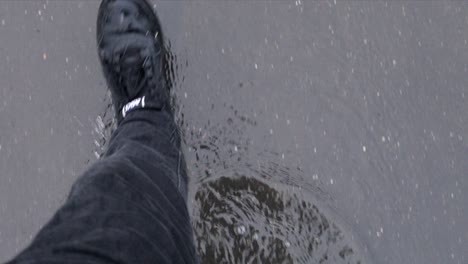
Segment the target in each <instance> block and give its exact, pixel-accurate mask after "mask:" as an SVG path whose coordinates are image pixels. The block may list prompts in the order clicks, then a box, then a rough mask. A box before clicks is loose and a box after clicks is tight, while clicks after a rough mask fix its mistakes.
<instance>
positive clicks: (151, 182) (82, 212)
mask: <svg viewBox="0 0 468 264" xmlns="http://www.w3.org/2000/svg"><path fill="white" fill-rule="evenodd" d="M148 8H149V7H148V5H147V3H146V2H144V0H116V1H112V0H104V1H103V4H102V5H101V8H100V15H99V19H98V31H99V32H100V33H98V40H99V41H100V44H99V45H100V58H101V60H102V62H103V69H104V72H105V75H106V79H107V81H108V84H109V86H110V87H109V88H110V89H111V91H112V93H113V99H114V104H115V105H114V106H115V107H116V110H117V117H118V119H119V125H118V128H117V130H116V131H115V132H114V134H113V135H112V138H111V141H110V143H109V148H108V150H107V152H106V154H105V156H104V157H103V158H101V159H100V160H99V161H98V162H97V163H96V164H94V165H93V166H92V167H91V168H90V169H89V170H88V171H86V172H85V173H84V174H83V175H82V176H81V177H80V178H79V179H78V180H77V182H76V183H75V184H74V186H73V188H72V190H71V192H70V195H69V197H68V199H67V201H66V202H65V204H64V205H63V206H62V208H61V209H59V210H58V211H57V213H56V214H55V216H54V217H53V218H52V220H51V221H50V222H49V223H48V224H47V225H46V226H45V227H44V228H43V229H42V230H41V231H40V232H39V234H38V235H37V236H36V237H35V239H34V240H33V242H32V243H31V245H30V246H29V247H28V248H27V249H26V250H25V251H23V252H22V253H21V254H19V255H18V256H17V257H16V258H15V259H13V260H12V261H11V262H9V263H10V264H13V263H21V264H23V263H123V264H127V263H128V264H130V263H196V262H197V256H196V252H195V246H194V243H193V237H192V228H191V225H190V218H189V215H188V211H187V207H186V196H187V173H186V169H185V162H184V160H183V155H182V154H181V149H180V134H179V132H178V130H177V126H176V124H175V122H174V118H173V114H172V112H171V111H170V109H169V108H170V107H169V101H168V98H167V94H166V92H167V91H165V90H164V89H165V88H166V87H165V86H164V84H163V82H162V81H161V78H159V77H161V76H159V77H158V79H156V82H154V80H148V76H147V75H148V74H150V75H153V74H156V75H158V74H159V75H161V72H162V68H161V64H162V63H161V60H160V59H161V56H163V55H162V54H159V53H154V49H155V47H156V48H157V47H159V46H161V45H162V44H161V43H162V37H161V36H157V35H158V32H159V30H160V29H159V25H158V26H157V30H158V32H157V33H156V37H153V36H155V35H154V32H153V31H151V30H150V29H149V30H148V31H147V32H146V33H143V35H144V36H143V37H142V36H135V38H133V37H131V38H129V37H128V34H130V33H131V34H137V35H138V34H140V35H141V34H142V32H144V29H145V27H148V20H149V21H151V19H154V17H148V16H151V14H149V13H148ZM103 21H106V22H103ZM116 22H117V25H116V24H115V23H116ZM100 23H104V25H101V24H100ZM105 23H108V24H109V25H110V26H117V29H118V30H114V31H108V32H111V33H108V32H107V33H106V31H105V30H106V29H105V27H106V25H105ZM135 23H136V24H135ZM138 23H140V24H138ZM122 25H125V27H124V28H122V27H121V28H118V26H122ZM135 25H136V27H138V26H141V30H140V31H139V32H137V33H135V30H134V28H132V27H134V26H135ZM100 26H101V28H100ZM103 28H104V29H103ZM130 29H131V30H130ZM130 31H131V32H130ZM150 31H151V32H150ZM116 32H118V34H116ZM129 32H130V33H129ZM148 32H150V33H151V34H153V36H151V39H152V42H154V43H152V42H151V41H150V40H148V39H144V37H146V36H148ZM125 34H127V35H125ZM99 38H100V39H99ZM132 39H136V44H135V43H133V42H132V41H133V40H132ZM148 41H149V42H150V44H151V47H146V46H145V45H146V44H145V43H146V42H148ZM122 43H123V44H122ZM119 45H120V46H119ZM109 46H110V47H111V48H110V49H109V48H108V47H109ZM122 47H123V48H124V49H125V52H124V53H123V54H122V53H119V52H120V51H121V49H120V48H122ZM160 48H161V47H160ZM148 50H149V51H151V52H153V53H152V54H150V55H148ZM160 51H161V49H160ZM106 52H107V53H108V54H107V55H106V54H105V53H106ZM116 54H118V55H117V57H119V58H118V60H115V57H116ZM141 54H146V55H141ZM155 54H156V55H157V56H155ZM108 55H110V56H113V57H114V60H113V61H112V62H109V60H106V56H108ZM149 60H150V61H151V62H149V63H151V65H150V66H149V67H145V68H146V69H148V68H151V70H152V71H153V72H152V73H148V71H145V72H140V70H141V69H143V66H148V65H147V64H148V61H149ZM158 60H159V61H158ZM132 63H133V65H129V64H132ZM116 66H117V67H116ZM125 67H130V68H131V69H129V70H127V69H125ZM135 70H136V71H138V74H139V75H138V78H136V79H135V78H134V76H135V74H136V73H135ZM132 71H133V72H132ZM132 78H133V79H132ZM132 83H133V84H132ZM131 87H139V90H138V91H137V92H135V91H128V89H130V88H131ZM148 87H150V88H148ZM116 89H120V90H117V91H116ZM125 89H127V90H125ZM161 89H163V90H161ZM131 92H135V94H134V95H133V96H129V94H130V93H131ZM119 93H120V94H119ZM165 94H166V95H165ZM135 98H137V99H135ZM138 98H140V100H139V101H138ZM132 100H133V103H132ZM135 100H137V101H135ZM145 100H146V101H145ZM122 109H124V111H122ZM126 110H128V111H126Z"/></svg>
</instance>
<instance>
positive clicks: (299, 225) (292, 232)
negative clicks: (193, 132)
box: [192, 175, 361, 263]
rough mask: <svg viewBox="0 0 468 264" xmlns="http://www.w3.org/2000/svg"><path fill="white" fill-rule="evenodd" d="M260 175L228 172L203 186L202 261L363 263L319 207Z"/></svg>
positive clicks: (198, 224)
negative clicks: (258, 176) (257, 177)
mask: <svg viewBox="0 0 468 264" xmlns="http://www.w3.org/2000/svg"><path fill="white" fill-rule="evenodd" d="M255 178H256V176H255V175H249V176H245V175H230V176H228V177H224V176H223V177H221V178H218V179H217V180H215V181H212V182H207V183H204V184H202V185H201V187H200V188H199V189H198V190H197V192H196V195H195V206H196V207H195V209H194V210H193V215H192V216H193V223H194V224H193V225H194V232H195V237H196V241H197V246H198V252H199V254H200V256H201V260H202V263H361V261H360V259H359V257H358V255H357V254H355V251H354V249H353V248H352V247H351V246H350V244H349V242H348V241H347V239H346V237H345V236H344V234H343V232H342V231H341V230H340V228H339V227H338V226H336V224H335V223H333V221H331V220H330V219H329V218H328V217H327V216H326V215H325V214H323V213H322V212H321V211H320V209H319V208H318V207H317V206H316V205H314V204H313V203H311V202H309V201H306V200H304V199H302V197H301V195H300V194H297V193H287V192H282V191H278V190H275V189H274V188H272V187H270V186H269V185H268V184H266V183H264V182H262V181H260V180H258V179H255Z"/></svg>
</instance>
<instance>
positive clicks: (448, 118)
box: [0, 1, 468, 263]
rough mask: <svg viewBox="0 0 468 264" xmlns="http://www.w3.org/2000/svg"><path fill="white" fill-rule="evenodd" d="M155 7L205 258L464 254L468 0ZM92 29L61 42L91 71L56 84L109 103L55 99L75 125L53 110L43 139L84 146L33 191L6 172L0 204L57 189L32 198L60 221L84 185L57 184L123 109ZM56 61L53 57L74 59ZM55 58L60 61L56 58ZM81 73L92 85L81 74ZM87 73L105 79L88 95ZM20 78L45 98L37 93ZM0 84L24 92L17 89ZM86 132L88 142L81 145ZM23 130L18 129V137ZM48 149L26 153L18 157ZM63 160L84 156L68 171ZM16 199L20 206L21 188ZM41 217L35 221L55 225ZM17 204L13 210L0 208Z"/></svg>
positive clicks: (440, 257) (438, 259)
mask: <svg viewBox="0 0 468 264" xmlns="http://www.w3.org/2000/svg"><path fill="white" fill-rule="evenodd" d="M44 3H46V2H44ZM154 3H155V4H156V8H157V10H158V12H159V15H160V17H161V21H162V24H163V27H164V30H165V35H166V37H167V40H166V41H167V46H168V49H169V50H170V62H171V63H170V69H171V70H170V77H171V80H172V86H173V94H174V97H175V103H176V105H177V107H176V108H177V121H178V122H179V124H180V127H181V130H182V133H183V135H184V143H185V153H186V158H187V165H188V169H189V172H190V179H191V182H190V195H189V210H190V213H191V215H192V216H193V226H194V231H195V235H196V241H197V248H198V250H199V253H200V256H201V258H202V260H204V262H205V263H466V261H467V258H468V255H467V254H468V252H467V250H466V243H467V242H468V228H467V227H466V223H468V213H467V210H466V204H467V203H468V196H467V195H466V193H465V192H464V190H465V189H466V188H467V187H468V181H467V179H468V178H467V176H468V175H467V171H468V165H467V162H466V160H467V154H468V148H467V147H468V141H467V140H468V117H467V115H466V114H465V113H467V112H468V103H467V99H466V96H467V94H468V88H467V87H468V75H467V69H468V66H467V62H468V53H467V52H466V50H467V48H468V44H467V39H468V30H467V29H466V28H467V23H468V20H467V17H466V12H465V10H466V8H467V7H468V5H467V4H465V3H464V2H448V1H432V2H427V1H405V2H401V1H396V2H390V1H389V2H376V3H374V2H369V1H346V2H344V1H343V2H339V1H327V2H325V1H320V2H305V1H292V2H286V1H254V2H246V1H240V2H238V1H229V2H214V1H196V2H188V1H156V2H154ZM2 5H3V6H7V4H5V3H2V4H0V6H2ZM16 5H18V6H16ZM19 5H21V6H19ZM31 5H32V4H30V3H29V4H28V3H22V4H13V3H9V4H8V7H9V9H8V10H9V12H10V13H11V14H12V15H15V14H16V13H15V11H17V13H21V12H22V11H23V8H24V7H26V6H28V7H30V6H31ZM41 5H42V3H40V4H38V6H37V8H41ZM48 6H49V7H48V10H49V11H48V12H56V13H57V15H56V18H55V19H56V20H57V19H59V18H60V16H59V15H58V13H59V12H60V10H64V9H65V7H64V6H66V10H68V12H69V16H71V15H73V14H74V16H75V17H76V19H77V20H80V19H81V17H85V18H86V17H87V18H89V19H90V20H91V21H93V23H94V16H95V11H94V9H95V8H96V6H97V4H96V3H91V2H86V1H84V2H80V3H78V2H77V3H58V2H57V3H56V2H50V3H48ZM34 8H36V6H35V7H34ZM50 10H54V11H50ZM20 11H21V12H20ZM11 19H13V18H11ZM8 21H9V19H7V20H6V22H7V24H8ZM93 23H91V22H89V23H88V22H82V25H81V27H83V28H84V30H82V31H80V27H78V26H76V27H77V29H76V30H77V31H76V35H80V34H83V36H85V38H83V39H80V41H78V42H77V43H75V44H74V45H75V46H72V45H73V44H72V42H70V43H68V42H65V45H69V46H70V47H73V48H74V50H76V51H75V52H76V55H75V57H78V56H83V54H87V55H86V56H87V57H86V56H85V57H83V59H82V60H83V61H80V62H79V64H81V69H80V68H79V69H78V70H76V67H75V71H73V68H71V69H70V74H69V75H67V76H63V78H64V79H63V80H62V79H61V78H62V77H55V80H56V81H57V80H58V81H59V83H60V82H61V84H63V85H64V86H67V85H68V86H70V87H75V88H76V87H80V88H82V87H84V86H86V85H87V86H88V88H83V89H86V91H87V93H88V94H89V98H82V99H83V100H85V99H86V100H88V101H89V102H91V101H92V99H93V98H94V100H96V101H98V102H96V104H94V105H93V104H92V103H89V104H88V105H87V106H88V107H80V105H79V104H78V103H75V102H71V101H73V100H72V99H73V98H75V97H76V96H77V94H78V93H77V92H72V91H64V96H63V97H64V98H63V100H62V99H61V98H60V100H59V101H58V102H60V105H59V106H57V107H56V108H57V109H59V110H60V109H61V110H64V111H62V112H65V115H66V116H67V115H70V118H69V119H70V120H75V119H76V120H78V122H75V121H70V122H69V123H68V127H67V128H66V129H62V130H60V128H61V127H60V126H58V125H56V124H55V123H54V119H53V118H50V120H49V119H47V123H46V124H48V127H47V131H48V130H49V127H52V128H56V131H64V133H63V135H62V136H61V138H62V137H63V140H62V139H61V138H59V139H58V143H57V144H58V147H55V148H52V150H55V151H57V150H58V151H61V149H67V145H68V144H69V141H70V140H71V139H73V140H78V141H79V142H81V145H80V146H81V147H80V151H79V152H78V153H79V155H78V154H76V152H70V153H69V152H66V151H65V153H61V154H62V155H61V156H62V157H66V158H64V160H63V161H62V160H59V161H58V162H57V161H55V162H52V165H53V166H52V168H56V170H57V171H55V170H51V171H46V172H43V171H38V172H37V174H38V175H39V176H41V177H42V179H46V180H48V181H49V184H44V186H42V185H39V186H42V187H34V188H32V187H28V186H27V185H25V184H24V183H27V182H28V181H30V180H29V179H26V178H20V179H21V180H18V179H15V178H13V180H12V181H13V183H12V184H6V183H7V182H8V181H7V179H6V178H0V180H1V183H2V185H3V188H5V190H3V189H1V188H2V186H0V190H2V192H0V195H1V197H4V194H2V193H6V190H7V188H23V190H28V188H29V189H31V190H34V191H35V192H37V193H44V192H47V191H48V190H50V188H52V187H51V186H53V187H54V188H55V189H54V190H57V189H58V190H60V191H53V192H52V193H53V194H54V195H55V196H53V197H55V198H53V197H52V198H47V199H46V198H45V197H42V198H40V197H39V198H34V199H37V200H38V201H39V205H28V206H31V207H30V208H37V207H41V206H42V207H43V208H45V207H47V208H50V209H49V211H48V212H50V213H51V212H52V211H53V209H54V207H56V206H57V205H58V204H59V203H58V201H59V200H60V198H61V197H63V196H64V195H65V193H66V190H67V188H68V186H67V184H70V183H71V182H72V179H73V177H69V178H68V180H67V181H65V180H64V181H65V182H66V183H67V184H65V183H63V184H59V186H58V187H57V186H56V185H54V184H50V182H54V181H56V180H57V178H60V177H59V176H60V175H62V174H63V175H65V174H67V173H68V174H70V173H69V172H70V171H72V172H74V173H75V174H73V175H74V176H76V171H80V170H82V169H84V168H85V167H86V163H88V162H91V161H93V160H95V159H96V157H98V156H99V154H100V153H102V151H103V149H105V143H106V141H107V140H108V137H109V135H110V131H111V130H112V126H113V123H112V109H111V108H110V101H109V97H108V95H106V94H105V89H104V87H101V86H103V85H102V77H100V71H99V68H98V64H97V63H94V62H97V60H96V58H95V53H93V51H91V52H89V50H92V49H93V48H94V47H93V45H94V43H93V41H94V40H93V39H92V37H93V36H92V34H94V32H90V33H89V35H88V29H87V27H93ZM54 27H55V28H54ZM57 28H60V26H59V25H49V27H48V29H49V31H47V28H45V29H43V30H45V32H48V33H47V34H49V35H52V36H56V38H57V39H60V38H65V37H64V35H63V34H56V35H54V34H53V33H54V32H56V30H57ZM62 28H63V26H62ZM65 36H67V35H66V34H65ZM75 37H76V36H75ZM66 38H67V39H68V38H70V39H74V38H73V37H71V36H67V37H66ZM25 39H27V38H26V37H25ZM45 44H47V42H45ZM44 46H45V47H47V45H44ZM55 46H59V45H58V43H55ZM7 47H10V46H8V45H7ZM65 47H67V46H65ZM12 50H13V49H12V47H10V48H9V51H10V52H8V53H6V54H11V53H12V52H13V51H12ZM21 50H23V51H28V50H29V49H28V47H27V46H24V47H23V48H22V49H20V51H21ZM39 51H41V50H40V49H39V50H38V54H40V56H39V59H40V60H42V59H43V58H42V51H41V53H39ZM62 53H63V54H62ZM62 53H60V52H58V53H57V54H58V55H63V57H64V58H65V57H66V56H65V55H66V54H67V53H64V52H62ZM90 53H92V54H90ZM13 54H17V53H14V52H13ZM2 56H5V54H2ZM10 56H13V55H10ZM17 56H19V57H20V54H19V53H18V55H17ZM53 59H54V56H53V54H50V55H49V58H48V59H47V60H48V61H49V60H53ZM72 59H74V60H78V58H72ZM64 61H65V60H64ZM73 62H75V61H73ZM17 63H18V65H22V64H21V63H20V62H17ZM67 63H68V62H67ZM14 65H16V64H13V66H14ZM54 65H55V66H54ZM74 66H76V65H74ZM85 66H86V67H88V68H89V69H88V70H87V71H86V70H83V69H82V68H84V67H85ZM49 67H57V64H56V63H51V64H50V66H49ZM2 71H3V70H2ZM2 71H0V72H2ZM17 71H18V69H16V70H14V72H17ZM43 71H45V70H43ZM43 74H44V73H43ZM80 74H81V75H80ZM31 76H32V77H30V78H29V79H28V78H26V80H28V81H29V82H31V83H36V82H38V83H39V84H40V85H41V86H45V85H46V84H45V83H44V82H45V81H44V80H43V78H42V77H41V76H39V75H37V76H36V75H31ZM60 76H61V75H60ZM2 77H5V79H4V80H10V81H11V78H13V77H11V76H9V75H6V74H5V76H2ZM9 78H10V79H9ZM68 78H70V80H69V81H70V82H67V81H66V80H68ZM75 78H76V79H80V78H81V79H84V78H87V80H86V82H85V83H83V82H81V83H79V84H78V83H74V82H73V80H75ZM92 82H95V83H97V84H98V83H99V82H101V84H99V85H95V86H94V87H93V86H92V85H93V84H92ZM47 84H49V83H47ZM49 85H53V82H52V81H51V84H49ZM11 86H15V82H13V81H11ZM96 86H99V89H95V88H96ZM25 87H26V88H24V89H25V90H27V91H30V93H32V95H33V96H34V95H35V93H34V90H33V87H32V85H26V86H25ZM29 87H30V90H29ZM95 90H99V92H96V91H95ZM93 91H94V92H93ZM3 94H4V96H6V97H7V98H11V100H12V101H13V102H15V100H16V101H17V102H22V101H21V100H22V99H20V98H21V97H19V98H17V97H14V93H12V92H11V93H10V92H9V90H8V89H6V88H5V89H4V91H3ZM11 94H13V95H11ZM51 94H53V92H52V91H51ZM8 96H9V97H8ZM15 98H16V99H15ZM51 98H52V99H55V100H57V98H58V97H53V96H52V97H51ZM52 99H50V100H52ZM62 101H63V102H71V103H69V104H65V103H62ZM43 102H46V103H47V102H48V101H47V99H46V98H43ZM4 105H5V103H4ZM26 107H28V108H31V109H32V110H36V111H37V109H39V111H40V110H41V109H42V108H40V106H36V105H34V104H33V105H27V106H26ZM1 109H8V108H6V107H4V108H1ZM15 109H17V108H15ZM47 109H48V108H47ZM52 110H53V109H52ZM2 111H9V110H2ZM49 111H50V112H52V111H51V110H49ZM45 112H46V113H48V112H47V111H45ZM76 112H77V113H78V117H75V119H74V118H72V117H73V113H76ZM7 113H13V112H7ZM52 115H53V116H57V114H55V112H54V114H52ZM13 116H14V115H13ZM96 117H97V118H96ZM26 118H29V115H26ZM56 118H60V116H58V117H56ZM31 119H33V118H32V117H31ZM64 119H67V118H66V117H65V118H64ZM10 121H11V120H10ZM0 123H2V124H4V122H0ZM80 123H81V126H80ZM21 124H22V122H19V124H14V125H9V126H7V125H3V126H2V127H1V128H2V131H3V130H4V129H5V130H7V131H10V132H11V133H13V132H12V131H16V132H17V133H18V132H22V130H21V129H20V128H23V127H26V128H27V124H28V123H27V122H25V124H23V125H21ZM57 126H58V127H57ZM38 127H41V124H38ZM77 129H79V131H86V132H83V133H86V135H85V136H83V137H81V138H78V139H76V136H74V133H75V131H76V130H77ZM25 131H26V130H25ZM39 131H41V130H39ZM67 133H70V135H68V134H67ZM39 135H41V134H39ZM35 137H37V138H38V139H41V136H37V135H36V136H35ZM24 138H26V139H27V137H24ZM24 138H23V137H21V135H19V136H18V141H19V142H20V144H21V142H22V141H21V140H22V139H24ZM26 139H24V140H26ZM15 140H16V138H6V137H2V138H0V143H1V144H2V145H3V151H9V153H11V152H13V153H15V148H17V149H16V150H17V151H18V150H21V149H27V148H26V147H25V146H24V145H23V146H22V147H15V146H16V145H14V144H13V143H11V142H14V141H15ZM94 140H95V142H94V143H93V141H94ZM85 142H89V144H87V145H86V143H85ZM10 143H11V144H10ZM31 144H32V143H31ZM34 149H36V150H34ZM42 149H43V148H40V147H33V150H32V154H31V151H30V152H29V153H30V154H29V155H27V154H24V155H26V157H28V158H23V160H24V159H26V160H28V159H32V158H31V157H34V156H35V155H34V153H35V152H34V151H36V152H39V150H42ZM52 150H51V151H52ZM1 151H2V149H1V148H0V153H2V152H1ZM46 154H47V155H45V157H51V159H46V158H44V160H43V161H42V162H39V161H41V160H39V161H37V162H38V163H39V164H44V163H50V161H48V160H54V159H53V158H54V157H55V156H53V155H52V154H50V153H49V152H46ZM18 155H20V154H18ZM21 158H22V156H21V155H20V160H21ZM68 159H70V160H74V162H75V163H73V165H67V160H68ZM13 160H14V157H10V156H8V157H7V158H4V156H2V158H1V159H0V162H2V163H1V165H2V167H6V168H7V169H6V171H7V172H11V173H10V174H16V173H20V172H24V174H26V175H27V174H28V173H32V172H31V171H29V170H28V168H29V167H27V168H25V169H23V170H25V171H22V170H20V169H19V165H18V162H14V161H13ZM28 161H29V160H28ZM32 164H35V163H32ZM31 166H32V165H31ZM44 166H45V165H44ZM61 168H62V171H64V172H63V173H60V169H61ZM32 171H33V172H36V168H35V167H32ZM46 175H52V176H49V177H47V176H46ZM73 175H72V176H73ZM32 181H34V180H32ZM43 181H44V180H42V181H39V182H43ZM15 182H16V183H15ZM4 183H5V184H4ZM22 183H23V184H22ZM40 190H42V191H41V192H39V191H40ZM8 197H9V200H10V201H11V200H13V201H17V200H15V199H16V198H14V197H15V196H14V194H11V192H10V194H9V196H8ZM11 197H13V198H11ZM18 199H19V200H18V201H21V203H20V202H18V203H19V204H25V203H26V202H24V201H23V200H21V199H20V198H18ZM2 200H4V199H2ZM41 201H47V202H42V204H41ZM51 201H52V202H51ZM8 204H11V203H8ZM8 204H7V203H4V202H0V205H2V207H0V209H1V210H2V211H1V212H2V215H0V218H1V219H9V220H8V222H7V221H4V220H2V221H1V223H2V226H0V227H1V229H0V230H2V231H3V230H7V229H8V228H7V227H11V226H14V225H13V222H11V221H13V220H15V219H22V218H21V216H18V215H15V214H13V213H12V212H13V211H14V207H12V206H8ZM50 204H52V205H50ZM46 211H47V210H31V211H28V212H29V213H28V214H26V215H27V216H40V217H42V218H43V219H46V218H47V214H45V213H44V212H46ZM9 213H12V215H14V216H15V217H6V215H8V214H9ZM10 218H12V219H11V221H10ZM20 222H21V221H20ZM25 223H28V222H27V221H26V222H25ZM24 225H26V224H24ZM5 232H7V231H3V233H4V234H5ZM34 232H35V231H34V230H32V229H29V231H28V232H24V233H22V232H21V231H16V232H10V233H8V234H9V236H6V235H2V234H1V233H0V245H2V244H1V243H3V244H4V245H6V244H7V242H4V241H6V240H8V239H9V238H11V237H15V239H20V240H21V241H23V242H22V243H25V242H24V241H27V237H28V236H30V235H31V234H33V233H34ZM18 244H19V245H20V244H21V243H18ZM8 245H10V244H8ZM18 247H20V246H16V247H15V248H18ZM10 248H11V246H10Z"/></svg>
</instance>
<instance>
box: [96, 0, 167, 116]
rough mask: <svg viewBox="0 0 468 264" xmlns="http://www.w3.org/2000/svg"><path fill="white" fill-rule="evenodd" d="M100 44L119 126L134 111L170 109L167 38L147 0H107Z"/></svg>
mask: <svg viewBox="0 0 468 264" xmlns="http://www.w3.org/2000/svg"><path fill="white" fill-rule="evenodd" d="M97 41H98V53H99V58H100V60H101V65H102V69H103V72H104V76H105V78H106V81H107V85H108V87H109V89H110V90H111V93H112V100H113V104H114V108H115V111H116V117H117V120H118V121H119V123H120V121H121V120H122V119H123V118H124V117H125V116H126V114H127V113H128V112H129V111H131V110H135V109H141V108H147V109H155V110H163V109H168V110H169V108H170V105H169V91H168V88H167V86H166V84H165V78H164V76H163V74H164V72H163V64H164V63H163V60H164V57H165V50H164V46H163V35H162V32H161V26H160V23H159V20H158V18H157V16H156V14H155V13H154V11H153V8H152V7H151V5H150V4H149V3H148V2H147V1H146V0H103V1H102V3H101V5H100V7H99V13H98V19H97Z"/></svg>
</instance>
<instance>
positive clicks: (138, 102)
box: [122, 96, 145, 117]
mask: <svg viewBox="0 0 468 264" xmlns="http://www.w3.org/2000/svg"><path fill="white" fill-rule="evenodd" d="M135 108H145V97H144V96H143V97H139V98H135V99H133V100H132V101H130V102H129V103H127V104H126V105H124V107H123V108H122V117H125V116H126V115H127V113H128V111H131V110H133V109H135Z"/></svg>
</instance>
